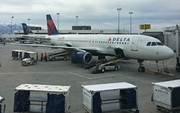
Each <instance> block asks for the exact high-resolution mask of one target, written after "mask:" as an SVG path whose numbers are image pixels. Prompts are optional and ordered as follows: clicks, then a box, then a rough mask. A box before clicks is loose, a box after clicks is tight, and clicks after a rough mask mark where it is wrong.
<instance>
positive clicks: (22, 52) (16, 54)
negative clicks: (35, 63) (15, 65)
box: [12, 50, 27, 60]
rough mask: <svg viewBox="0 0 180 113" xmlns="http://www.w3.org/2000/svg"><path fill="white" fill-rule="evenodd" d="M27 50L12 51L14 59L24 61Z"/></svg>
mask: <svg viewBox="0 0 180 113" xmlns="http://www.w3.org/2000/svg"><path fill="white" fill-rule="evenodd" d="M25 52H27V51H26V50H12V58H13V60H15V59H21V60H22V59H23V58H24V57H25Z"/></svg>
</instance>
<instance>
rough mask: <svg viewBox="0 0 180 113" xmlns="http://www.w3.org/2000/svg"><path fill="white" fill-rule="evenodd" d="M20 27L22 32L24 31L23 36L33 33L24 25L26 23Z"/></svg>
mask: <svg viewBox="0 0 180 113" xmlns="http://www.w3.org/2000/svg"><path fill="white" fill-rule="evenodd" d="M22 27H23V31H24V34H25V35H27V34H29V33H33V32H32V31H31V29H30V27H28V26H27V25H26V23H22Z"/></svg>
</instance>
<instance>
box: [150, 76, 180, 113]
mask: <svg viewBox="0 0 180 113" xmlns="http://www.w3.org/2000/svg"><path fill="white" fill-rule="evenodd" d="M152 91H153V93H152V99H151V100H152V102H153V103H154V104H155V105H156V106H157V109H158V110H162V111H165V112H169V113H180V98H179V95H180V79H179V80H171V81H164V82H157V83H152Z"/></svg>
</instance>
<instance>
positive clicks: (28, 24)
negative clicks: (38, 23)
mask: <svg viewBox="0 0 180 113" xmlns="http://www.w3.org/2000/svg"><path fill="white" fill-rule="evenodd" d="M30 20H31V19H30V18H28V26H29V21H30Z"/></svg>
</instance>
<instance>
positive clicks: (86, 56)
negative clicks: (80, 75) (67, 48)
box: [72, 51, 92, 64]
mask: <svg viewBox="0 0 180 113" xmlns="http://www.w3.org/2000/svg"><path fill="white" fill-rule="evenodd" d="M72 59H73V61H75V62H77V63H81V64H90V63H91V62H92V55H91V53H89V52H82V51H80V52H75V53H74V55H73V58H72Z"/></svg>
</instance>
